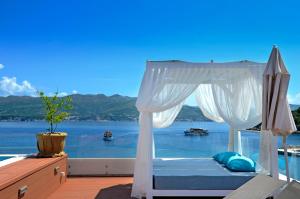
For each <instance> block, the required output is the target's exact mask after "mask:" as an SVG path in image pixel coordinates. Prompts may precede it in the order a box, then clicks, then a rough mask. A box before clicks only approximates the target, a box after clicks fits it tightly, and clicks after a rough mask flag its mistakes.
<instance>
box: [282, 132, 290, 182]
mask: <svg viewBox="0 0 300 199" xmlns="http://www.w3.org/2000/svg"><path fill="white" fill-rule="evenodd" d="M282 143H283V150H284V160H285V174H286V178H287V182H288V183H289V182H290V181H291V179H290V171H289V161H288V154H287V146H286V136H285V135H284V136H282Z"/></svg>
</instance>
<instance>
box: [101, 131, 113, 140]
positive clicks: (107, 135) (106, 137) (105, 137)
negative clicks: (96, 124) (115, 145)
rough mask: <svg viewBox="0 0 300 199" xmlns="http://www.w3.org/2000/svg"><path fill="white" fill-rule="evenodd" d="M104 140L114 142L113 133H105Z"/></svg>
mask: <svg viewBox="0 0 300 199" xmlns="http://www.w3.org/2000/svg"><path fill="white" fill-rule="evenodd" d="M103 140H104V141H112V140H113V136H112V132H111V131H105V132H104V134H103Z"/></svg>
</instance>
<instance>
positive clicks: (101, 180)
mask: <svg viewBox="0 0 300 199" xmlns="http://www.w3.org/2000/svg"><path fill="white" fill-rule="evenodd" d="M132 181H133V178H132V177H71V178H68V179H67V182H66V183H65V184H64V185H62V186H61V187H60V188H59V189H57V190H56V191H55V192H54V193H53V194H52V195H50V197H49V198H48V199H131V197H130V193H131V186H132ZM165 198H168V199H171V198H174V199H175V198H176V199H186V198H187V197H155V199H165ZM192 198H193V199H196V198H201V199H205V198H207V199H220V198H222V197H192Z"/></svg>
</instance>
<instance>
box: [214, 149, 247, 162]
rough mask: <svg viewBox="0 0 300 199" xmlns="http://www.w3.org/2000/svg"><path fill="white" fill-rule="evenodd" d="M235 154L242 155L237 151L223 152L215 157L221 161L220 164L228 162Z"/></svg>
mask: <svg viewBox="0 0 300 199" xmlns="http://www.w3.org/2000/svg"><path fill="white" fill-rule="evenodd" d="M233 156H241V155H240V154H238V153H236V152H223V153H218V154H216V155H214V156H213V159H214V160H216V161H217V162H219V163H220V164H226V163H227V161H228V160H229V158H231V157H233Z"/></svg>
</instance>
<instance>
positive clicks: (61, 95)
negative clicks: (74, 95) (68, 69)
mask: <svg viewBox="0 0 300 199" xmlns="http://www.w3.org/2000/svg"><path fill="white" fill-rule="evenodd" d="M67 95H68V93H66V92H61V93H58V95H57V96H58V97H65V96H67Z"/></svg>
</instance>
